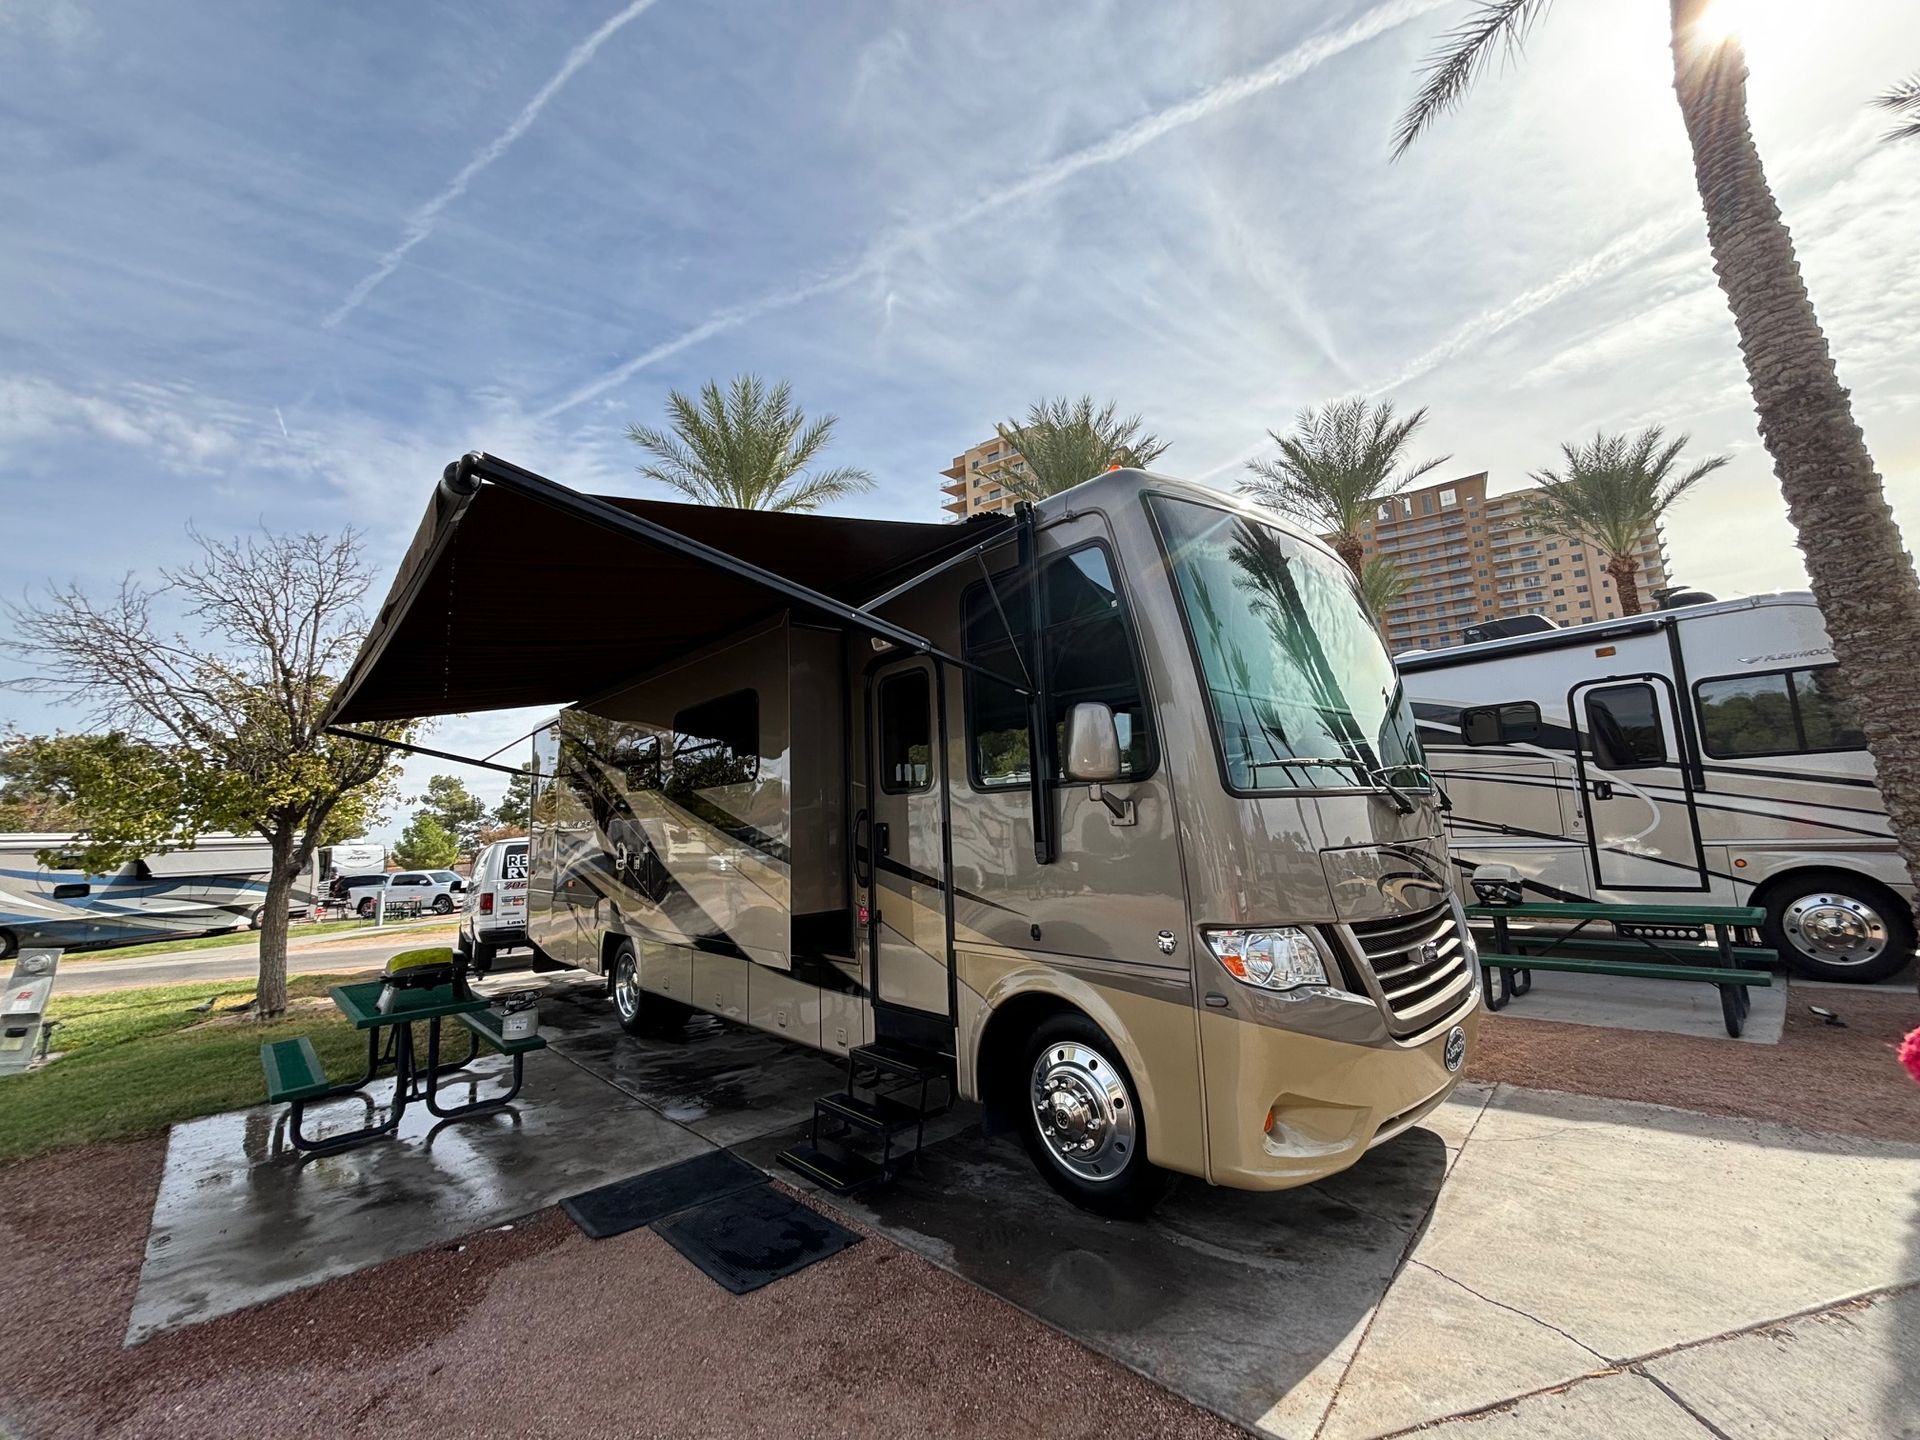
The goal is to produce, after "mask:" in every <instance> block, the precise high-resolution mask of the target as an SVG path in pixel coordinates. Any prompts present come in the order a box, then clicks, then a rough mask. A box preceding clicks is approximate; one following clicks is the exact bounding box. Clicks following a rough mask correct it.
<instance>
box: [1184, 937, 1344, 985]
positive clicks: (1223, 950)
mask: <svg viewBox="0 0 1920 1440" xmlns="http://www.w3.org/2000/svg"><path fill="white" fill-rule="evenodd" d="M1206 942H1207V948H1208V949H1209V950H1211V951H1212V952H1213V954H1214V958H1215V959H1217V960H1218V961H1219V962H1220V965H1221V968H1223V969H1224V970H1225V971H1226V972H1227V973H1228V974H1229V975H1231V976H1233V978H1234V979H1236V980H1238V981H1239V982H1240V983H1241V984H1243V985H1252V986H1255V987H1256V988H1258V989H1262V990H1291V989H1293V988H1294V987H1295V986H1298V985H1324V984H1326V983H1327V966H1326V962H1325V961H1324V960H1322V959H1321V958H1320V948H1319V947H1318V946H1317V945H1315V944H1314V943H1313V937H1312V936H1311V935H1309V934H1308V933H1307V932H1306V931H1304V930H1302V929H1300V928H1299V927H1298V926H1297V925H1278V926H1274V927H1273V928H1271V929H1267V930H1209V931H1207V932H1206Z"/></svg>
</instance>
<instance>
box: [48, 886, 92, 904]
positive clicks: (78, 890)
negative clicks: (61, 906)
mask: <svg viewBox="0 0 1920 1440" xmlns="http://www.w3.org/2000/svg"><path fill="white" fill-rule="evenodd" d="M92 893H93V886H91V885H86V884H81V883H78V882H75V883H72V884H67V885H56V886H54V887H53V898H54V899H56V900H84V899H86V898H87V896H89V895H91V894H92Z"/></svg>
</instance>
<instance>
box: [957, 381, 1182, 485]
mask: <svg viewBox="0 0 1920 1440" xmlns="http://www.w3.org/2000/svg"><path fill="white" fill-rule="evenodd" d="M1142 425H1143V422H1142V421H1141V419H1140V417H1139V416H1138V415H1129V416H1126V417H1124V418H1123V417H1121V416H1120V415H1119V413H1118V409H1117V407H1116V406H1115V405H1114V403H1113V402H1112V401H1108V402H1107V404H1106V405H1105V406H1103V407H1102V408H1101V409H1099V410H1097V411H1096V410H1095V409H1094V408H1093V397H1092V396H1091V395H1082V396H1081V397H1080V398H1079V399H1078V400H1069V399H1068V398H1067V397H1066V396H1064V395H1063V396H1061V397H1060V398H1059V399H1057V400H1036V401H1034V403H1033V404H1032V405H1030V406H1028V407H1027V418H1026V419H1025V420H1024V421H1020V420H1009V421H1008V422H1007V423H1006V424H1004V425H996V426H995V427H994V429H995V431H996V432H997V433H998V434H999V436H1000V439H1001V441H1002V442H1003V443H1004V444H1005V445H1006V446H1007V447H1008V448H1009V449H1010V450H1012V451H1013V452H1014V456H1015V458H1014V459H1012V460H1010V461H1009V462H1008V463H1007V464H1006V465H1005V466H1004V467H1003V468H1002V469H1001V470H1000V471H999V472H998V474H997V476H996V478H997V479H998V480H999V481H1000V482H1001V484H1003V485H1004V486H1005V487H1006V488H1007V489H1009V490H1011V491H1012V492H1013V493H1014V494H1016V495H1018V496H1020V497H1021V498H1022V499H1026V500H1044V499H1045V498H1046V497H1047V496H1049V495H1058V494H1059V493H1060V492H1061V491H1062V490H1071V489H1072V488H1073V487H1074V486H1075V485H1078V484H1080V482H1081V481H1083V480H1091V479H1092V478H1093V477H1094V476H1096V475H1100V474H1103V473H1105V472H1106V471H1108V470H1112V469H1115V468H1116V467H1118V468H1126V469H1139V470H1144V469H1146V468H1147V467H1148V466H1149V465H1151V464H1153V462H1154V461H1155V460H1157V459H1159V458H1160V457H1161V456H1162V455H1164V454H1166V452H1167V443H1166V442H1165V441H1163V440H1161V439H1160V438H1159V437H1158V436H1157V435H1153V434H1150V433H1147V432H1146V431H1144V430H1143V429H1142ZM1023 462H1024V468H1022V466H1023Z"/></svg>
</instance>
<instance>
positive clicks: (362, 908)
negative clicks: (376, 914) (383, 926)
mask: <svg viewBox="0 0 1920 1440" xmlns="http://www.w3.org/2000/svg"><path fill="white" fill-rule="evenodd" d="M356 908H357V909H358V911H359V913H360V918H361V919H362V920H371V919H372V918H373V901H371V900H362V901H361V902H360V904H359V905H358V906H357V907H356Z"/></svg>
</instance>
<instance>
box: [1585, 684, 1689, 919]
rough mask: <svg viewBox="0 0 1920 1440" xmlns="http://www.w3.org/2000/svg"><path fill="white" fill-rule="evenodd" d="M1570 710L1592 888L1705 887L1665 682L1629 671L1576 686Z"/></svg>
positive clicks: (1673, 704)
mask: <svg viewBox="0 0 1920 1440" xmlns="http://www.w3.org/2000/svg"><path fill="white" fill-rule="evenodd" d="M1568 706H1569V713H1570V714H1571V715H1572V716H1573V721H1574V729H1575V731H1576V733H1577V734H1578V735H1579V746H1578V749H1577V750H1576V752H1575V764H1576V778H1577V782H1578V784H1579V787H1580V805H1581V820H1582V824H1583V826H1584V828H1585V830H1586V832H1587V849H1588V854H1589V855H1590V857H1591V859H1592V863H1593V871H1594V884H1595V886H1596V887H1597V888H1599V889H1601V890H1675V891H1688V892H1692V893H1695V894H1698V893H1700V892H1702V891H1704V890H1706V889H1707V888H1708V887H1707V874H1706V856H1705V854H1704V853H1703V852H1702V850H1701V848H1700V817H1699V812H1698V811H1697V810H1696V809H1695V807H1694V795H1693V785H1692V780H1691V778H1690V776H1689V774H1688V769H1687V764H1686V751H1685V748H1684V747H1685V744H1686V737H1685V736H1684V735H1683V734H1682V732H1681V729H1680V726H1679V718H1680V717H1679V712H1678V709H1677V697H1676V695H1675V692H1674V687H1673V682H1672V681H1671V680H1670V679H1668V678H1667V677H1666V676H1665V675H1630V676H1620V677H1616V678H1614V679H1609V680H1603V681H1597V682H1595V683H1593V684H1590V685H1580V686H1576V687H1575V688H1574V690H1573V692H1572V693H1571V694H1570V695H1569V696H1568Z"/></svg>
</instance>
